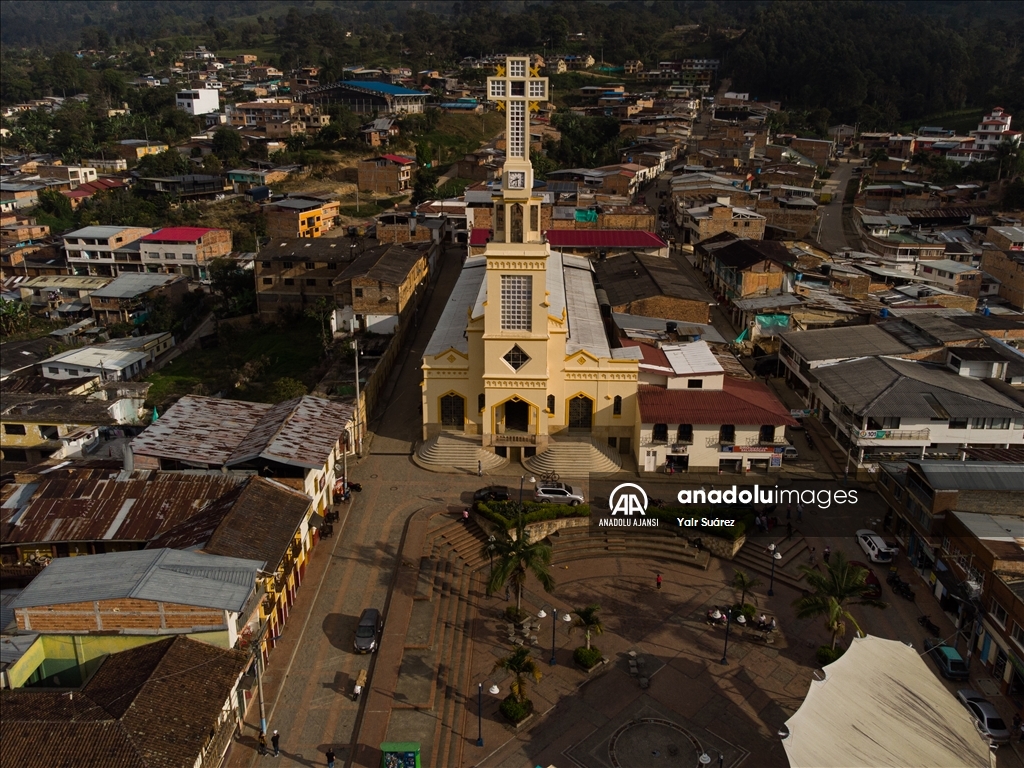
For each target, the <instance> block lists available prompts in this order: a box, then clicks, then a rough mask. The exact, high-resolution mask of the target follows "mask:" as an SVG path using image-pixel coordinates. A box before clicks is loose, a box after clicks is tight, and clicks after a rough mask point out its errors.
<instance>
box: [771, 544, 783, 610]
mask: <svg viewBox="0 0 1024 768" xmlns="http://www.w3.org/2000/svg"><path fill="white" fill-rule="evenodd" d="M768 557H770V558H771V559H772V578H771V581H769V582H768V597H775V563H776V562H778V561H779V560H781V559H782V553H781V552H778V551H776V548H775V542H774V541H773V542H772V543H771V544H769V545H768Z"/></svg>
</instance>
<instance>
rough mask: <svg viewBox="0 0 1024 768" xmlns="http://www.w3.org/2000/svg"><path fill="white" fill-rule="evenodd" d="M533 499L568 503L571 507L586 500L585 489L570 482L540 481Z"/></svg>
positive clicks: (553, 502)
mask: <svg viewBox="0 0 1024 768" xmlns="http://www.w3.org/2000/svg"><path fill="white" fill-rule="evenodd" d="M533 500H534V501H546V502H551V503H552V504H568V505H569V506H570V507H575V506H579V505H580V504H582V503H583V501H584V499H583V491H581V490H580V489H579V488H577V487H576V486H574V485H569V484H568V483H538V484H537V489H536V490H535V491H534V492H533Z"/></svg>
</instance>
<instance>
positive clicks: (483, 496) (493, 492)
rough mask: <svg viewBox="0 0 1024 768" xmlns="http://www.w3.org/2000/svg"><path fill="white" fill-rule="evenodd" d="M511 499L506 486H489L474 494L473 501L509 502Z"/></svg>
mask: <svg viewBox="0 0 1024 768" xmlns="http://www.w3.org/2000/svg"><path fill="white" fill-rule="evenodd" d="M511 498H512V494H511V492H510V491H509V489H508V486H506V485H488V486H487V487H486V488H481V489H480V490H479V491H477V492H476V493H474V494H473V501H508V500H509V499H511Z"/></svg>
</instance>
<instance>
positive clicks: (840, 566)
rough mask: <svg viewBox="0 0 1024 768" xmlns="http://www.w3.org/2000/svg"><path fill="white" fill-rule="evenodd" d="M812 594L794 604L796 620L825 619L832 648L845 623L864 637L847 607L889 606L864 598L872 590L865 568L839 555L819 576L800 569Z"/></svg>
mask: <svg viewBox="0 0 1024 768" xmlns="http://www.w3.org/2000/svg"><path fill="white" fill-rule="evenodd" d="M800 570H801V571H803V572H804V575H805V578H806V579H807V585H808V586H809V587H810V588H811V590H812V592H811V594H809V595H804V596H803V597H801V598H798V599H797V600H795V601H794V602H793V607H794V608H796V615H797V618H799V619H813V618H815V617H817V616H824V617H825V628H826V629H827V630H828V631H829V632H831V633H832V648H833V649H835V647H836V640H837V639H838V638H839V637H841V636H842V635H844V634H845V633H846V622H847V621H849V622H850V623H852V624H853V626H854V629H856V630H857V633H858V634H863V633H862V632H861V629H860V625H859V624H857V620H856V619H855V618H854V617H853V615H852V614H851V613H850V612H849V610H847V607H846V606H847V605H867V606H870V607H871V608H888V607H889V604H888V603H885V602H883V601H881V600H874V599H872V598H869V597H867V594H868V593H869V592H870V591H871V587H869V586H868V584H867V581H866V579H867V575H868V572H867V569H865V568H860V567H858V566H855V565H850V563H849V561H847V559H846V556H845V555H844V554H843V553H842V552H834V553H833V554H832V557H831V558H830V559H829V562H828V566H827V567H826V569H825V572H824V573H822V572H820V571H818V570H817V569H816V568H813V567H811V566H809V565H804V566H801V567H800Z"/></svg>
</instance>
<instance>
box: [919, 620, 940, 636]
mask: <svg viewBox="0 0 1024 768" xmlns="http://www.w3.org/2000/svg"><path fill="white" fill-rule="evenodd" d="M917 623H918V624H920V625H921V626H922V627H924V628H925V630H926V631H927V632H928V634H929V635H935V636H938V634H939V627H938V626H937V625H936V624H935V622H934V621H932V619H931V616H922V617H920V618H919V619H918V620H917Z"/></svg>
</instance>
